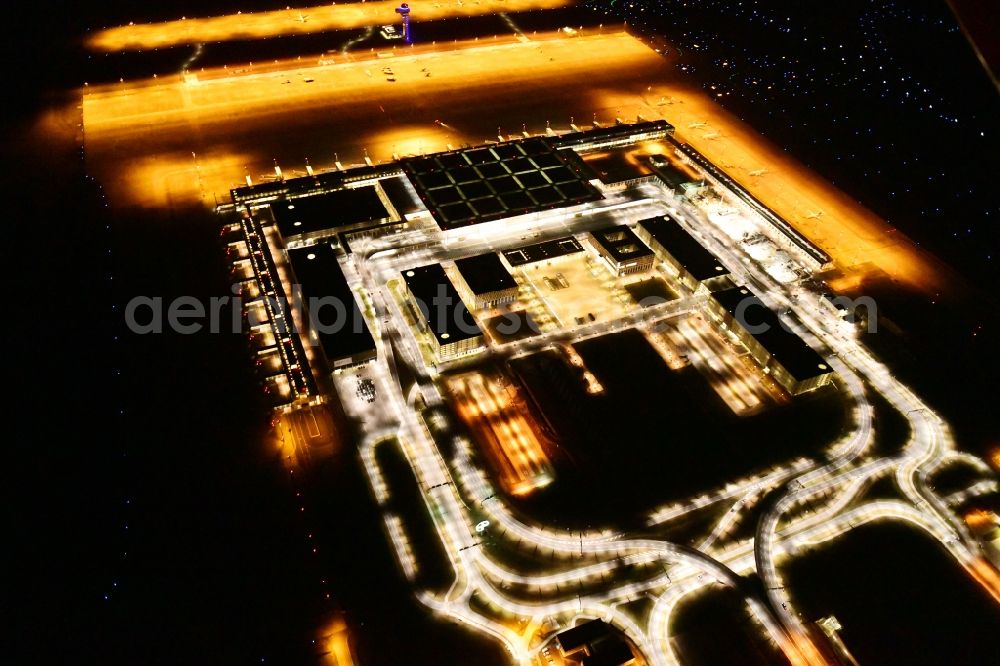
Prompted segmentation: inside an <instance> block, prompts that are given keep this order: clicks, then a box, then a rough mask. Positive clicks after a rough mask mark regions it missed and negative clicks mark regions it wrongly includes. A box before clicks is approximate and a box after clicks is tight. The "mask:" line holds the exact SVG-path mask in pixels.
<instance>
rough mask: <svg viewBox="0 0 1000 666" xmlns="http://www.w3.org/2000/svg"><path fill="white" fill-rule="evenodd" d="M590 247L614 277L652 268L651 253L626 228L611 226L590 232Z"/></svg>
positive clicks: (633, 233)
mask: <svg viewBox="0 0 1000 666" xmlns="http://www.w3.org/2000/svg"><path fill="white" fill-rule="evenodd" d="M590 237H591V239H592V243H591V244H592V245H593V246H594V249H595V250H597V253H598V254H599V255H601V258H603V259H604V261H606V262H607V263H608V266H609V267H610V268H611V270H612V272H613V273H614V274H615V275H618V276H622V275H629V274H631V273H641V272H642V271H648V270H649V269H650V268H652V267H653V251H652V250H650V249H649V248H648V247H646V246H645V245H644V244H643V242H642V241H641V240H639V237H638V236H636V235H635V232H634V231H632V230H631V229H629V228H628V227H626V226H612V227H606V228H604V229H597V230H595V231H591V232H590Z"/></svg>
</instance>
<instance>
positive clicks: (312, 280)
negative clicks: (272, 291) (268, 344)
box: [288, 243, 375, 363]
mask: <svg viewBox="0 0 1000 666" xmlns="http://www.w3.org/2000/svg"><path fill="white" fill-rule="evenodd" d="M288 261H289V263H291V266H292V272H293V273H294V274H295V280H296V281H297V282H298V284H299V287H300V289H301V293H302V299H303V302H304V304H305V306H306V309H307V310H309V308H310V304H311V303H316V304H317V305H319V307H317V308H314V309H312V310H309V317H310V320H311V323H312V324H313V329H314V330H315V331H316V334H317V336H318V337H319V342H320V346H322V347H323V353H324V354H326V358H327V360H328V361H330V362H331V363H332V362H335V361H337V360H338V359H342V358H345V357H349V356H354V355H357V354H361V353H363V352H368V351H372V350H374V349H375V339H374V338H373V337H372V334H371V331H369V330H368V324H367V322H365V318H364V316H363V315H362V314H361V310H360V308H359V307H358V303H357V301H356V300H355V297H354V294H353V292H352V291H351V287H350V285H349V284H348V283H347V278H346V277H345V276H344V271H343V270H342V269H341V267H340V262H339V261H337V254H336V251H335V250H334V249H333V247H332V246H331V245H330V244H328V243H319V244H317V245H309V246H307V247H302V248H296V249H293V250H288ZM313 299H317V300H313ZM318 299H323V302H322V303H319V302H318ZM327 303H330V305H329V306H327V305H326V304H327ZM337 303H339V304H340V306H338V305H336V304H337ZM342 317H346V319H345V320H343V321H341V320H340V318H342ZM316 323H318V324H320V325H319V326H316V325H315V324H316ZM338 324H342V325H338ZM327 329H330V330H327ZM333 329H335V330H333Z"/></svg>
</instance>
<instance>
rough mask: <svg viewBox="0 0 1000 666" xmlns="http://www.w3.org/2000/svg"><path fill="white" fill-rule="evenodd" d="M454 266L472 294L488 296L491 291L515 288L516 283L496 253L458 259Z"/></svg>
mask: <svg viewBox="0 0 1000 666" xmlns="http://www.w3.org/2000/svg"><path fill="white" fill-rule="evenodd" d="M455 266H456V267H457V268H458V272H459V273H461V274H462V278H463V279H464V280H465V283H466V284H467V285H469V289H470V290H471V291H472V293H473V294H476V295H479V294H488V293H490V292H492V291H503V290H505V289H512V288H516V287H517V282H516V281H515V280H514V278H513V277H512V276H511V274H510V273H509V272H508V271H507V268H506V267H505V266H504V265H503V262H502V261H500V257H498V256H497V253H496V252H487V253H485V254H477V255H475V256H473V257H465V258H464V259H458V260H456V261H455Z"/></svg>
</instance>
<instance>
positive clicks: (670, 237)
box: [636, 215, 732, 292]
mask: <svg viewBox="0 0 1000 666" xmlns="http://www.w3.org/2000/svg"><path fill="white" fill-rule="evenodd" d="M636 235H637V236H638V237H639V238H640V239H642V240H643V241H644V242H645V243H646V245H648V246H649V247H650V249H651V250H653V252H654V253H656V258H657V259H659V260H661V261H663V262H666V263H667V264H668V265H670V267H671V268H673V269H674V270H675V271H677V275H678V279H679V280H680V281H681V284H683V285H684V286H685V287H687V288H688V289H690V290H691V291H693V292H698V291H705V290H707V291H716V290H718V289H724V288H726V287H728V286H732V283H731V282H730V281H729V270H728V269H727V268H726V267H725V266H724V265H723V264H722V262H721V261H719V259H718V257H716V256H715V255H714V254H712V253H711V252H709V251H708V250H706V249H705V247H704V246H702V244H701V243H699V242H698V241H697V240H695V238H694V237H693V236H691V234H689V233H688V232H687V230H685V229H684V227H682V226H681V225H680V223H679V222H678V221H677V220H675V219H673V218H672V217H670V216H669V215H661V216H659V217H651V218H647V219H645V220H639V223H638V224H636Z"/></svg>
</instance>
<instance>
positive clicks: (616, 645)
mask: <svg viewBox="0 0 1000 666" xmlns="http://www.w3.org/2000/svg"><path fill="white" fill-rule="evenodd" d="M590 647H591V650H592V654H589V655H587V656H586V657H584V658H583V666H622V665H623V664H627V663H628V662H630V661H631V660H633V659H635V655H634V654H632V648H630V647H629V646H628V643H626V642H625V641H624V640H622V639H621V638H618V637H617V636H608V637H607V638H603V639H601V640H599V641H597V642H596V643H594V644H593V645H591V646H590Z"/></svg>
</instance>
